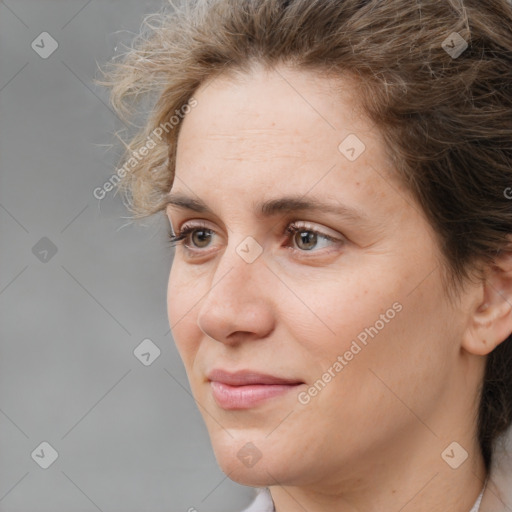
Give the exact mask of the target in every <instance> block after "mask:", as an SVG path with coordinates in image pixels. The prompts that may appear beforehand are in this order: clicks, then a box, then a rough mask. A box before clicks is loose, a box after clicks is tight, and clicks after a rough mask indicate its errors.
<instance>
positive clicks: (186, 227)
mask: <svg viewBox="0 0 512 512" xmlns="http://www.w3.org/2000/svg"><path fill="white" fill-rule="evenodd" d="M201 229H203V230H206V231H209V232H211V233H212V234H218V233H217V231H216V230H215V229H213V228H211V227H209V226H208V225H207V224H206V223H205V221H204V220H197V221H194V220H192V219H191V220H188V221H185V222H183V224H182V225H181V226H180V228H179V229H178V234H175V233H173V234H172V235H171V234H170V233H169V235H170V240H171V245H177V244H179V245H183V246H184V248H185V249H186V250H187V251H188V252H189V253H191V254H192V255H194V256H201V255H206V254H208V252H209V249H210V247H206V248H194V247H192V248H191V247H189V246H188V245H186V244H185V241H186V240H187V239H188V238H189V236H190V234H191V233H193V232H194V231H196V230H201ZM324 229H328V228H324ZM300 231H308V232H312V233H315V234H316V235H317V236H319V237H320V238H324V239H325V240H328V241H329V242H330V243H331V247H330V248H323V249H320V250H314V249H313V250H311V251H308V250H301V249H298V248H295V247H293V244H292V245H290V244H288V245H286V246H285V247H286V248H287V249H291V250H292V251H293V252H294V253H298V254H300V256H299V257H302V258H308V257H309V258H312V257H315V256H326V255H328V254H330V253H331V252H333V251H338V250H339V246H340V245H345V243H346V242H348V239H347V238H346V237H345V236H344V235H342V234H341V233H338V232H335V233H336V234H334V235H332V234H329V233H326V232H325V231H324V230H323V229H320V228H318V227H316V226H315V225H313V224H312V223H311V222H308V221H291V222H290V221H288V222H287V224H286V225H285V228H284V229H283V228H281V230H280V233H282V234H283V236H284V238H285V240H292V242H293V237H294V236H295V235H296V233H297V232H300ZM308 253H310V255H308Z"/></svg>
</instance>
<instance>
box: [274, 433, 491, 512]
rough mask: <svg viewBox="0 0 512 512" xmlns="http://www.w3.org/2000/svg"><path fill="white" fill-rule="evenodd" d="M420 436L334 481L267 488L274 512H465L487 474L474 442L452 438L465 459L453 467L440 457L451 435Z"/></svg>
mask: <svg viewBox="0 0 512 512" xmlns="http://www.w3.org/2000/svg"><path fill="white" fill-rule="evenodd" d="M421 438H422V439H421V440H420V439H418V438H417V436H409V439H405V440H402V441H405V442H401V443H400V447H399V448H398V449H394V450H392V449H385V450H383V451H382V453H381V454H380V456H379V457H377V458H376V457H375V456H373V457H372V461H368V462H367V463H362V464H361V463H359V464H357V463H356V464H357V466H358V468H359V469H358V470H357V474H355V473H354V471H353V470H352V471H351V472H350V475H344V473H346V471H344V470H343V468H339V469H338V470H337V471H335V472H334V473H336V478H332V477H331V478H329V479H328V478H325V475H323V478H322V481H321V482H320V483H317V484H311V485H307V486H300V487H299V486H286V485H276V486H271V487H270V491H271V495H272V499H273V501H274V504H275V507H276V512H304V510H307V511H308V512H324V511H325V510H330V511H333V512H360V511H362V510H364V511H365V512H381V511H382V510H400V512H446V510H450V511H451V512H470V510H471V507H472V506H473V505H474V503H475V501H476V500H477V498H478V496H479V494H480V492H481V490H482V487H483V485H484V482H485V479H486V476H487V475H486V471H485V466H484V462H483V458H482V456H481V452H480V449H479V446H478V443H477V442H470V439H471V436H467V439H463V436H461V437H457V438H458V439H460V442H459V444H460V445H461V446H464V448H465V449H466V451H467V452H468V453H469V457H468V458H467V459H466V460H465V462H463V463H462V464H461V465H460V466H459V467H458V468H457V469H453V468H452V467H450V466H449V465H448V464H447V462H445V460H444V459H443V458H442V457H441V453H443V451H444V450H445V448H446V447H448V446H449V445H450V444H451V442H452V441H453V438H452V437H451V436H443V439H441V438H440V437H436V436H434V435H432V432H424V433H423V435H422V436H421ZM418 442H420V443H421V444H418ZM372 455H375V454H372ZM458 457H459V453H457V448H456V449H455V450H454V452H452V451H451V450H450V451H449V452H447V453H446V454H445V458H447V459H448V460H449V461H450V462H451V463H452V464H454V461H455V462H457V458H458ZM347 466H349V467H351V468H352V469H353V468H354V467H355V465H352V464H350V465H347Z"/></svg>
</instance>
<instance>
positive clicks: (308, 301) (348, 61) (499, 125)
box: [103, 0, 512, 512]
mask: <svg viewBox="0 0 512 512" xmlns="http://www.w3.org/2000/svg"><path fill="white" fill-rule="evenodd" d="M145 26H146V30H145V31H143V33H142V34H141V36H140V37H139V38H138V39H137V40H136V41H135V43H134V47H133V48H132V49H131V50H130V51H129V52H128V53H127V55H126V56H125V57H124V59H123V60H122V62H120V63H116V64H115V65H114V67H113V69H112V70H110V74H109V75H108V77H107V79H106V80H105V81H104V82H103V83H105V84H107V85H110V86H112V103H113V105H114V106H115V107H116V108H117V109H118V111H119V112H121V113H122V112H128V113H130V112H133V110H134V108H135V107H134V105H133V103H132V102H131V101H130V100H131V99H139V98H140V97H141V96H143V95H144V94H148V95H149V98H150V100H151V99H153V100H154V104H153V105H152V113H151V116H149V119H148V120H147V122H146V124H145V127H144V129H143V130H142V131H141V132H140V133H139V134H138V135H136V136H135V137H134V138H133V140H131V141H129V143H128V152H127V155H126V159H125V161H124V162H125V164H124V166H123V169H124V172H123V175H122V178H123V179H122V181H121V190H122V191H123V192H124V193H125V194H126V196H125V197H126V198H127V200H128V202H127V204H128V205H129V207H130V208H131V210H132V211H133V213H134V216H135V217H141V216H144V215H149V214H154V213H156V212H161V213H164V214H165V215H167V216H168V219H169V221H170V225H171V228H172V233H171V240H172V244H173V245H176V246H177V247H176V252H175V254H174V260H173V265H172V269H171V273H170V278H169V286H168V313H169V321H170V325H171V328H172V332H173V337H174V340H175V342H176V344H177V347H178V350H179V352H180V355H181V357H182V359H183V362H184V365H185V368H186V370H187V375H188V378H189V381H190V386H191V389H192V391H193V394H194V398H195V399H196V401H197V403H198V404H199V406H200V410H201V413H202V414H203V417H204V420H205V422H206V425H207V428H208V431H209V435H210V438H211V442H212V446H213V450H214V452H215V455H216V458H217V461H218V463H219V465H220V467H221V468H222V470H223V471H224V472H225V473H226V474H227V475H228V476H229V477H230V478H231V479H233V480H234V481H236V482H239V483H241V484H245V485H249V486H253V487H259V488H260V489H261V492H260V494H259V496H258V497H257V500H256V501H255V502H254V503H253V504H252V506H251V507H250V509H248V510H251V511H257V510H269V511H272V510H276V511H278V512H294V511H299V510H307V511H308V512H317V511H324V510H330V511H343V512H352V511H363V510H364V511H392V510H401V511H415V512H426V511H429V512H433V511H439V512H441V511H447V510H449V511H458V512H470V511H471V512H476V511H480V512H495V511H498V510H499V511H504V510H510V509H511V507H512V500H511V499H510V496H507V495H506V493H507V487H506V481H504V479H508V482H509V483H510V472H507V471H506V469H504V468H503V466H499V465H498V457H499V456H500V455H501V454H503V453H505V452H504V449H505V448H504V446H502V445H501V444H498V441H499V440H500V439H501V440H503V439H504V438H503V437H502V438H500V436H503V435H504V433H505V432H506V431H507V429H508V428H509V426H510V423H511V421H512V367H511V365H510V363H511V360H512V357H511V354H512V341H511V338H510V335H511V333H512V251H511V246H510V234H511V233H512V203H511V202H510V197H512V194H511V193H512V188H510V187H511V186H512V143H511V141H512V31H511V26H512V7H511V5H510V4H509V3H508V2H507V1H506V0H487V1H486V2H481V1H480V0H449V1H446V2H439V1H438V0H423V1H419V0H418V1H416V2H410V1H405V0H387V1H385V2H383V1H380V0H367V1H362V0H336V1H334V0H289V1H284V0H260V1H255V0H252V1H251V0H195V1H192V2H190V1H188V0H187V1H183V2H181V3H180V4H179V5H178V6H174V5H173V10H170V11H169V12H162V13H159V14H157V15H156V16H152V17H149V18H147V19H146V22H145ZM504 461H505V462H506V460H505V459H504ZM502 464H503V462H502Z"/></svg>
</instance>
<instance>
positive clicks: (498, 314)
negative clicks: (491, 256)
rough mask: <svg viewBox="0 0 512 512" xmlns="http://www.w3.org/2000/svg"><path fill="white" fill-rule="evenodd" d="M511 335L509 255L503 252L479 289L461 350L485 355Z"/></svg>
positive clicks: (511, 260)
mask: <svg viewBox="0 0 512 512" xmlns="http://www.w3.org/2000/svg"><path fill="white" fill-rule="evenodd" d="M511 333H512V252H511V251H502V252H500V254H499V256H498V257H497V258H496V260H495V262H494V264H493V265H491V266H490V267H488V268H487V269H486V273H485V277H484V278H483V279H482V281H481V283H480V284H479V285H478V295H477V298H476V299H475V302H474V306H473V311H472V312H471V317H470V319H469V325H468V328H467V330H466V333H465V335H464V339H463V344H462V345H463V347H464V348H465V349H466V350H467V351H468V352H470V353H472V354H475V355H482V356H483V355H487V354H489V353H490V352H492V351H493V350H494V349H495V348H496V347H497V346H498V345H499V344H500V343H502V342H503V341H505V340H506V339H507V338H508V337H509V335H510V334H511Z"/></svg>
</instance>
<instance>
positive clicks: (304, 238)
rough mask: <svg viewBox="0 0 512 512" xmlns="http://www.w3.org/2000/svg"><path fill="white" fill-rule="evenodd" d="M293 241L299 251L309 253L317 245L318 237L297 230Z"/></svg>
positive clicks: (311, 233)
mask: <svg viewBox="0 0 512 512" xmlns="http://www.w3.org/2000/svg"><path fill="white" fill-rule="evenodd" d="M294 241H295V243H296V244H297V247H298V248H299V249H302V250H305V251H309V250H311V249H313V248H314V247H315V246H316V244H317V243H318V237H317V234H316V233H315V232H313V231H306V230H298V231H296V232H295V235H294Z"/></svg>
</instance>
